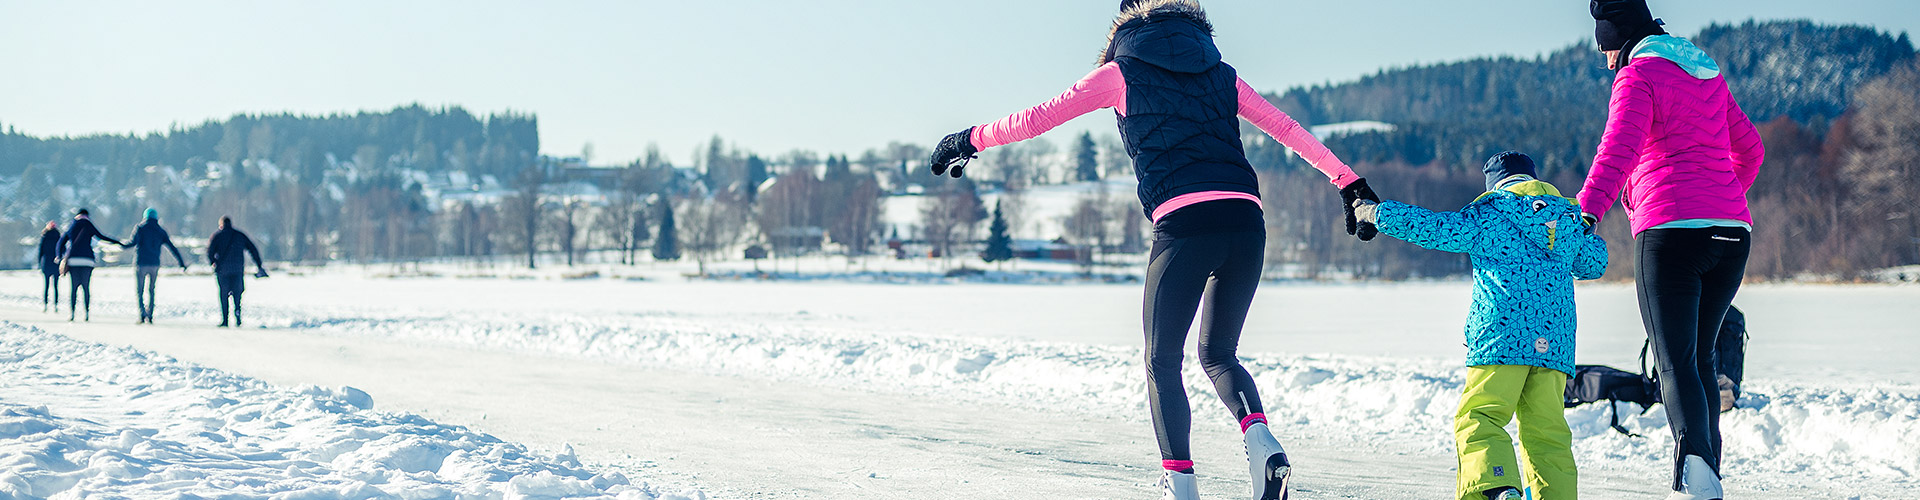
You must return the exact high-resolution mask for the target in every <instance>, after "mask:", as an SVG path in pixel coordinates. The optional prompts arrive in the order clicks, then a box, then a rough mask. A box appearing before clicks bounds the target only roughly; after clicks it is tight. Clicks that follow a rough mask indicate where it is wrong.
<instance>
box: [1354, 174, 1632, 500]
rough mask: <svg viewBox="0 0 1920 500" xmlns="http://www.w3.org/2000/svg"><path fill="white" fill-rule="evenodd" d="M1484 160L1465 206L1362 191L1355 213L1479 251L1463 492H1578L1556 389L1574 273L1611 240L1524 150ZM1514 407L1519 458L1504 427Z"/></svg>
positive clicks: (1593, 273)
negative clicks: (1369, 197)
mask: <svg viewBox="0 0 1920 500" xmlns="http://www.w3.org/2000/svg"><path fill="white" fill-rule="evenodd" d="M1484 171H1485V172H1486V174H1487V192H1486V193H1485V194H1482V195H1480V197H1479V198H1477V199H1475V200H1473V202H1472V203H1468V204H1467V206H1466V207H1464V208H1461V209H1460V210H1459V211H1455V212H1433V211H1430V210H1427V209H1424V208H1420V207H1416V206H1413V205H1408V204H1405V203H1400V202H1395V201H1392V200H1388V201H1382V202H1380V203H1378V204H1374V203H1371V202H1368V201H1366V200H1359V201H1356V202H1355V203H1354V205H1355V214H1356V216H1358V217H1360V218H1361V219H1362V220H1366V221H1371V222H1374V223H1375V224H1377V225H1378V226H1379V228H1380V232H1381V233H1382V234H1386V235H1389V236H1393V237H1395V238H1399V239H1401V240H1404V241H1406V242H1408V243H1413V244H1415V245H1419V246H1421V247H1424V248H1429V249H1433V250H1440V251H1444V252H1457V253H1464V254H1467V255H1469V256H1471V257H1472V259H1473V308H1472V312H1471V314H1469V315H1468V317H1467V327H1466V337H1467V383H1466V387H1465V390H1464V391H1463V394H1461V397H1460V410H1459V411H1458V412H1457V413H1456V414H1455V415H1454V433H1455V436H1454V437H1455V442H1456V444H1457V445H1458V446H1459V453H1460V469H1459V470H1460V472H1459V481H1458V483H1457V491H1456V492H1457V496H1458V497H1459V498H1460V499H1461V500H1481V499H1493V500H1507V499H1514V500H1518V499H1520V498H1523V493H1531V494H1530V495H1524V498H1531V499H1539V500H1558V499H1572V498H1575V496H1576V483H1577V480H1578V474H1577V471H1576V470H1575V467H1574V463H1573V433H1572V432H1571V431H1569V430H1568V429H1567V420H1566V417H1565V416H1564V414H1563V413H1562V412H1563V408H1562V406H1561V401H1562V400H1561V397H1562V395H1563V394H1564V393H1565V390H1566V385H1567V377H1568V376H1570V375H1571V374H1572V372H1573V342H1574V306H1573V281H1574V280H1575V279H1583V280H1587V279H1596V278H1599V277H1600V275H1601V274H1602V273H1604V272H1606V269H1607V244H1606V242H1605V241H1602V240H1601V239H1600V237H1598V236H1595V235H1593V234H1591V231H1590V230H1589V229H1588V226H1587V225H1586V223H1585V222H1583V221H1582V220H1581V219H1580V207H1579V205H1576V204H1575V203H1574V202H1573V201H1572V200H1570V199H1567V198H1564V197H1561V196H1560V191H1559V190H1558V189H1555V188H1554V187H1553V185H1552V184H1548V183H1546V182H1542V181H1539V180H1535V179H1534V178H1533V173H1534V165H1533V159H1531V158H1528V157H1527V155H1524V154H1521V153H1516V152H1511V151H1509V152H1505V153H1500V154H1498V155H1495V156H1494V157H1493V158H1492V159H1490V160H1488V161H1487V165H1486V168H1485V169H1484ZM1516 413H1517V414H1518V417H1519V421H1520V448H1521V459H1522V460H1524V461H1525V462H1526V466H1525V467H1524V468H1521V467H1518V465H1519V462H1518V461H1516V460H1515V456H1514V447H1513V439H1512V437H1510V436H1508V435H1507V431H1506V426H1507V422H1508V421H1510V420H1513V419H1514V417H1515V416H1516V415H1515V414H1516ZM1523 478H1524V480H1523ZM1523 487H1524V488H1525V490H1522V488H1523Z"/></svg>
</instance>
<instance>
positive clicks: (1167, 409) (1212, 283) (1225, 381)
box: [1143, 209, 1267, 460]
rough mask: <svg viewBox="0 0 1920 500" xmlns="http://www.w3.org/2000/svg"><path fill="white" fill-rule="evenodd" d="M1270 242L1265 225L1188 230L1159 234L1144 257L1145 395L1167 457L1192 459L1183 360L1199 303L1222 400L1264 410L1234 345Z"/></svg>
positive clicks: (1203, 338) (1243, 412) (1206, 360)
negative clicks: (1253, 228) (1178, 234)
mask: <svg viewBox="0 0 1920 500" xmlns="http://www.w3.org/2000/svg"><path fill="white" fill-rule="evenodd" d="M1183 210H1184V209H1183ZM1255 214H1256V217H1257V212H1255ZM1176 215H1177V214H1176ZM1266 242H1267V236H1266V233H1265V232H1264V231H1257V230H1256V231H1234V232H1216V233H1209V234H1200V235H1194V236H1186V237H1170V236H1168V235H1166V234H1163V233H1159V232H1156V234H1155V238H1154V242H1153V250H1152V253H1151V254H1150V256H1149V258H1148V264H1147V282H1146V300H1145V304H1144V306H1145V307H1144V310H1145V312H1144V318H1143V319H1144V324H1145V327H1146V334H1147V349H1146V351H1147V353H1146V354H1147V403H1148V407H1149V411H1151V412H1152V413H1153V427H1154V430H1155V432H1156V437H1157V438H1159V441H1160V458H1161V459H1162V460H1192V459H1193V455H1192V454H1191V452H1190V451H1189V450H1188V433H1189V432H1191V430H1192V427H1193V420H1192V419H1193V414H1192V408H1191V407H1190V406H1189V404H1188V402H1187V389H1186V384H1185V383H1184V381H1183V380H1182V379H1181V376H1180V364H1181V359H1182V357H1183V356H1184V347H1185V345H1186V341H1187V330H1188V328H1190V327H1192V325H1193V319H1194V314H1195V312H1196V311H1198V313H1199V315H1200V366H1201V368H1203V369H1205V370H1206V372H1207V378H1209V379H1211V380H1213V386H1214V391H1215V392H1217V393H1218V394H1219V395H1220V400H1221V402H1223V403H1226V405H1227V409H1228V410H1229V411H1232V412H1233V416H1234V417H1235V418H1236V419H1244V418H1246V416H1247V415H1248V414H1251V413H1261V409H1260V394H1259V393H1258V392H1257V391H1255V390H1254V387H1253V377H1252V376H1250V375H1248V374H1247V370H1246V368H1244V367H1241V366H1240V358H1239V357H1238V355H1237V354H1236V353H1235V351H1236V350H1237V349H1238V348H1239V345H1240V328H1241V327H1242V326H1244V325H1245V324H1246V321H1247V308H1248V307H1249V306H1250V305H1252V303H1253V292H1254V289H1255V288H1256V287H1258V286H1259V284H1260V268H1261V266H1262V265H1263V264H1264V259H1263V257H1264V254H1265V252H1266Z"/></svg>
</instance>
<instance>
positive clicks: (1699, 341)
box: [1634, 227, 1752, 490]
mask: <svg viewBox="0 0 1920 500" xmlns="http://www.w3.org/2000/svg"><path fill="white" fill-rule="evenodd" d="M1751 236H1752V235H1750V234H1748V231H1747V230H1746V229H1741V228H1737V227H1710V228H1702V229H1649V230H1647V231H1645V232H1642V233H1640V236H1639V238H1638V239H1636V240H1635V241H1634V247H1635V248H1634V251H1635V254H1636V258H1635V260H1634V273H1635V276H1634V278H1635V280H1634V281H1635V288H1636V289H1637V290H1638V291H1639V295H1640V320H1641V322H1643V323H1644V324H1645V326H1646V329H1647V337H1648V338H1649V339H1651V340H1652V343H1653V357H1654V360H1655V361H1656V362H1657V363H1656V365H1657V368H1658V370H1659V376H1660V401H1662V402H1663V403H1665V405H1664V406H1665V407H1666V410H1667V424H1668V426H1669V427H1670V428H1671V429H1672V430H1673V441H1674V453H1673V464H1674V465H1673V488H1675V489H1676V490H1677V489H1679V487H1680V474H1681V467H1680V465H1681V464H1682V463H1685V461H1686V456H1687V455H1696V456H1699V457H1700V458H1702V459H1705V460H1706V461H1707V465H1708V466H1710V467H1712V468H1713V470H1714V471H1715V472H1716V473H1717V472H1718V471H1719V470H1720V411H1719V409H1720V391H1719V385H1718V384H1717V383H1716V381H1715V380H1714V378H1715V377H1714V376H1715V371H1716V369H1715V367H1716V366H1715V365H1717V363H1716V360H1715V359H1714V341H1715V339H1716V338H1718V337H1719V334H1720V321H1721V320H1722V319H1723V318H1725V317H1726V314H1727V307H1728V306H1730V305H1732V304H1733V296H1734V294H1735V293H1736V292H1739V291H1740V281H1741V279H1742V278H1743V277H1744V275H1745V274H1746V269H1747V252H1748V250H1749V248H1750V247H1751V246H1752V242H1751V241H1750V240H1751Z"/></svg>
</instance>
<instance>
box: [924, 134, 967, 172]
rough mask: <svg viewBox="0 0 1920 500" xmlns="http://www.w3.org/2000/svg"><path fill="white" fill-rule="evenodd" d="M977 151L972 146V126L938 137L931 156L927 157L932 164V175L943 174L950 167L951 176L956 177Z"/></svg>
mask: <svg viewBox="0 0 1920 500" xmlns="http://www.w3.org/2000/svg"><path fill="white" fill-rule="evenodd" d="M979 152H980V150H978V149H974V147H973V127H967V129H966V130H962V131H959V132H954V133H951V134H947V136H946V137H945V138H942V139H940V145H938V146H934V148H933V157H931V158H928V162H929V163H931V164H932V170H933V175H935V176H938V175H941V174H945V173H947V171H948V170H949V169H951V170H952V171H953V178H955V179H958V178H960V173H961V171H963V170H966V168H967V161H969V160H972V159H973V158H975V157H974V154H975V153H979Z"/></svg>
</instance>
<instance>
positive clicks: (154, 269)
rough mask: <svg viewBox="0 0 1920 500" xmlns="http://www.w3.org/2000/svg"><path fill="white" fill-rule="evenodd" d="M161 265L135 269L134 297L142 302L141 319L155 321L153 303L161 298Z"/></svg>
mask: <svg viewBox="0 0 1920 500" xmlns="http://www.w3.org/2000/svg"><path fill="white" fill-rule="evenodd" d="M159 288H160V266H139V267H136V268H134V270H133V298H134V300H136V301H139V302H140V319H141V320H143V321H153V303H154V302H155V301H158V300H159V299H160V289H159Z"/></svg>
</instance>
